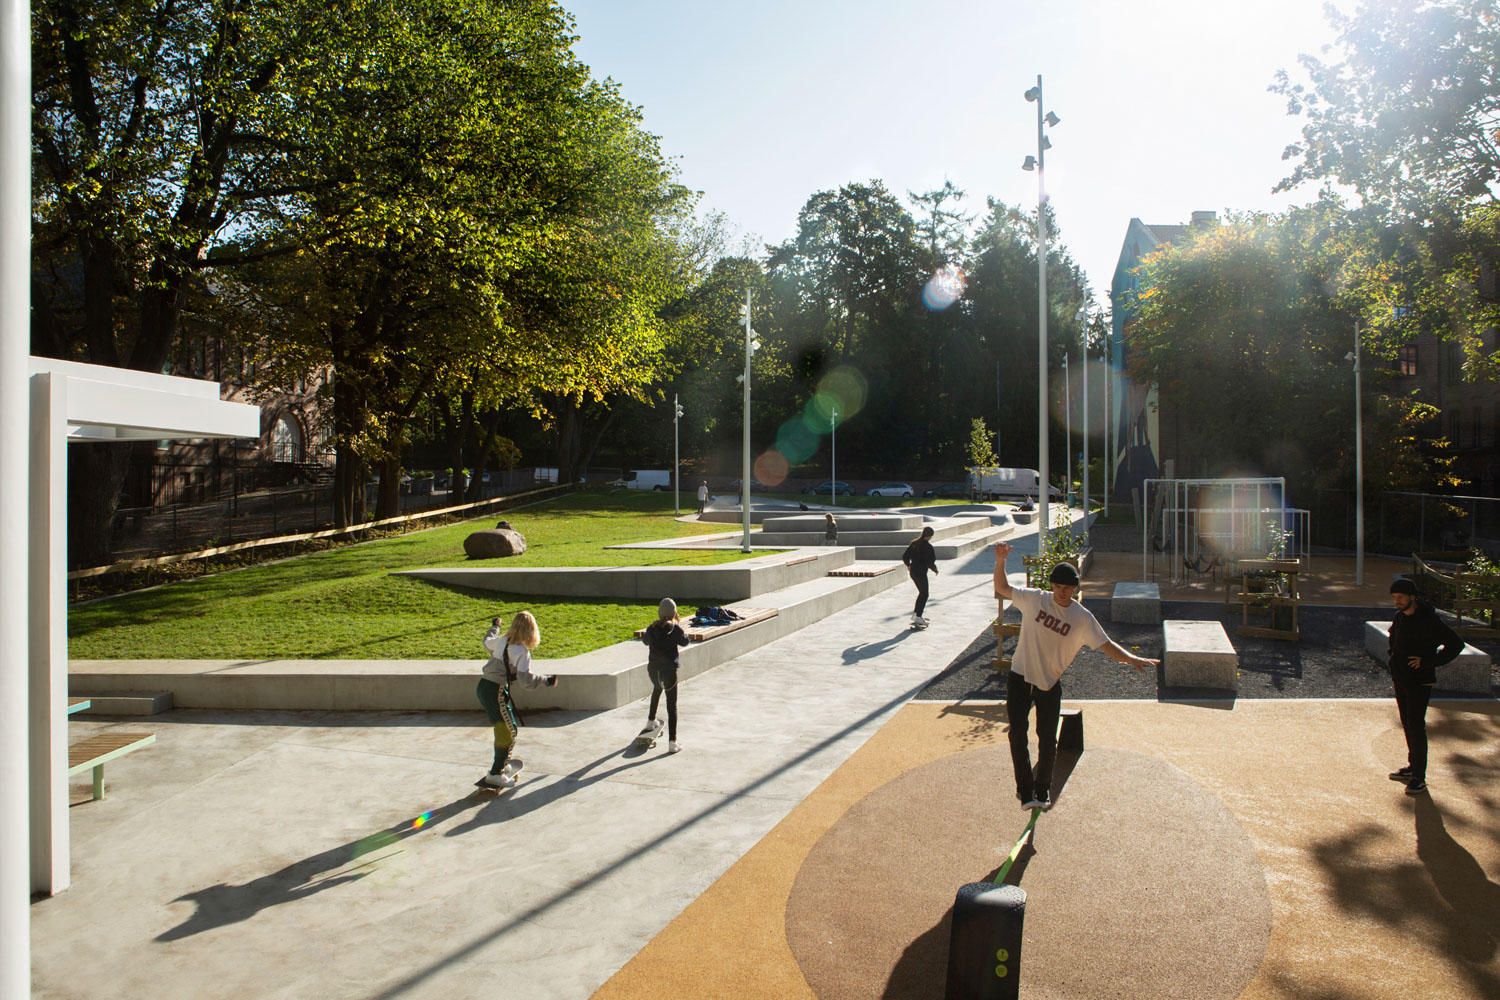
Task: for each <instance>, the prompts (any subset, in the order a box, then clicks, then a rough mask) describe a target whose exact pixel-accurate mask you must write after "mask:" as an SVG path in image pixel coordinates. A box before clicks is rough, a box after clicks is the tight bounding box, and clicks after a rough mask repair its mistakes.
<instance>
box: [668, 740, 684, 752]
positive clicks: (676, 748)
mask: <svg viewBox="0 0 1500 1000" xmlns="http://www.w3.org/2000/svg"><path fill="white" fill-rule="evenodd" d="M681 750H682V744H681V743H678V742H677V741H676V740H671V741H669V742H668V743H667V753H678V752H680V751H681Z"/></svg>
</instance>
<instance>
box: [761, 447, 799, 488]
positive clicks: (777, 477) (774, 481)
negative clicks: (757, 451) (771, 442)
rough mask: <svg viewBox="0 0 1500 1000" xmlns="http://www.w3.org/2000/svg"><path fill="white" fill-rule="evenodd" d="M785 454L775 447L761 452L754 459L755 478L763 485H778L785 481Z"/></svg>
mask: <svg viewBox="0 0 1500 1000" xmlns="http://www.w3.org/2000/svg"><path fill="white" fill-rule="evenodd" d="M789 468H790V466H789V465H788V464H787V460H786V456H785V455H783V454H782V453H781V452H779V451H777V450H776V449H775V448H771V449H770V450H768V451H765V452H762V453H761V456H760V457H759V458H757V459H756V460H755V473H754V475H755V478H756V479H758V480H760V482H761V484H762V485H764V486H780V485H781V484H782V483H784V482H786V474H787V470H788V469H789Z"/></svg>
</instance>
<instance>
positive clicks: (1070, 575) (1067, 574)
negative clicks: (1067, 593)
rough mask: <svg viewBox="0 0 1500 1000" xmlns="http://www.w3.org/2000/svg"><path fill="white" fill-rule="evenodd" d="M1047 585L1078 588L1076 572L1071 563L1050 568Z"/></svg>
mask: <svg viewBox="0 0 1500 1000" xmlns="http://www.w3.org/2000/svg"><path fill="white" fill-rule="evenodd" d="M1047 582H1048V583H1060V584H1062V585H1063V586H1065V587H1076V586H1078V570H1076V569H1074V568H1073V564H1072V563H1058V564H1057V565H1056V566H1053V567H1052V575H1051V576H1049V577H1047Z"/></svg>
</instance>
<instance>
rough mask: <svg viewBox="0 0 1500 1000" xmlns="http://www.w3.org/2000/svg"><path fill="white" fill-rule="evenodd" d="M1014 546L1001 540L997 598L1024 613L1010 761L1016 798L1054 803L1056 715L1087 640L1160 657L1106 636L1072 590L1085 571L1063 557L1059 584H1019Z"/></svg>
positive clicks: (1113, 653) (1012, 697)
mask: <svg viewBox="0 0 1500 1000" xmlns="http://www.w3.org/2000/svg"><path fill="white" fill-rule="evenodd" d="M1010 552H1011V547H1010V546H1009V545H1006V544H1005V543H1004V542H1000V543H998V544H997V545H996V546H995V596H996V597H1003V598H1004V599H1005V600H1007V601H1011V602H1012V603H1014V604H1015V606H1016V608H1017V610H1019V611H1020V612H1021V636H1020V638H1019V639H1017V640H1016V651H1015V654H1014V655H1013V656H1012V657H1011V660H1010V675H1009V676H1008V677H1007V678H1006V679H1005V714H1006V716H1007V717H1008V718H1009V719H1010V759H1011V763H1012V764H1014V765H1015V769H1016V798H1018V799H1020V800H1021V808H1023V809H1050V808H1052V800H1051V795H1052V791H1051V789H1052V765H1053V762H1054V761H1055V760H1056V758H1057V717H1058V714H1059V713H1060V712H1061V711H1062V675H1063V671H1065V670H1067V669H1068V666H1069V665H1070V664H1072V662H1073V657H1074V656H1075V655H1077V653H1078V650H1079V649H1081V648H1082V647H1084V646H1089V647H1091V648H1093V649H1097V650H1100V651H1102V652H1103V653H1104V654H1105V655H1106V656H1108V657H1109V658H1110V659H1112V660H1119V661H1120V662H1121V663H1128V664H1129V665H1130V666H1132V667H1135V669H1137V670H1139V671H1141V672H1142V673H1145V672H1146V668H1147V667H1154V666H1156V665H1157V664H1158V663H1160V662H1161V661H1160V660H1151V659H1147V658H1146V657H1144V656H1136V655H1135V654H1134V653H1131V652H1130V651H1129V650H1127V649H1125V648H1124V647H1123V646H1121V645H1120V644H1119V643H1117V642H1115V641H1114V640H1112V639H1111V638H1110V637H1109V636H1107V635H1105V634H1104V629H1103V628H1101V627H1100V625H1099V622H1098V620H1097V619H1096V618H1095V617H1094V616H1093V614H1092V613H1090V611H1089V610H1088V609H1087V608H1085V607H1084V606H1083V605H1082V604H1081V603H1079V602H1078V601H1075V600H1073V595H1074V594H1076V593H1077V592H1078V570H1076V569H1074V568H1073V567H1072V566H1071V565H1069V564H1068V563H1058V564H1057V565H1056V566H1055V567H1053V569H1052V575H1051V576H1050V577H1049V578H1048V582H1049V583H1050V584H1051V586H1052V589H1051V590H1050V591H1049V590H1034V589H1032V588H1030V587H1012V586H1011V585H1010V581H1009V580H1007V579H1006V577H1005V560H1006V558H1007V557H1008V556H1009V555H1010ZM1033 704H1035V705H1036V735H1037V744H1038V747H1037V758H1036V771H1035V772H1034V773H1033V772H1032V770H1031V752H1030V750H1029V749H1028V747H1027V745H1026V729H1027V723H1028V721H1029V718H1030V715H1031V706H1032V705H1033Z"/></svg>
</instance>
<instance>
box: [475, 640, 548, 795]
mask: <svg viewBox="0 0 1500 1000" xmlns="http://www.w3.org/2000/svg"><path fill="white" fill-rule="evenodd" d="M501 628H502V626H501V624H500V619H499V618H494V619H492V620H491V621H490V630H489V631H488V632H486V633H485V634H484V648H485V649H486V650H488V651H489V654H490V658H489V659H488V660H487V661H485V664H484V671H483V674H482V675H481V676H480V678H479V686H478V688H477V689H476V690H475V694H477V695H478V696H479V704H481V705H483V706H484V714H485V715H486V716H488V717H489V720H490V727H491V728H492V729H493V730H494V734H495V761H494V763H493V764H491V765H490V770H489V773H488V774H486V775H485V776H484V777H483V778H481V779H479V780H480V781H481V782H483V783H484V784H486V785H489V786H491V787H493V788H510V787H511V786H513V785H514V784H515V783H516V775H517V774H518V773H520V770H521V760H520V758H519V757H518V758H516V759H514V760H512V759H511V751H512V750H513V749H514V748H515V745H516V733H517V732H518V731H519V729H520V726H521V716H520V714H519V713H518V712H517V711H516V706H515V702H513V701H511V697H510V686H511V684H513V683H515V682H517V681H519V682H520V683H521V684H523V685H524V686H526V687H542V686H543V685H545V686H546V687H556V686H557V678H556V677H555V676H552V675H548V674H541V673H535V672H533V671H532V669H531V651H532V650H533V649H535V648H536V647H537V643H539V642H541V641H542V630H541V629H540V628H538V627H537V624H536V619H535V618H533V617H532V616H531V612H530V611H521V612H518V613H517V614H516V617H515V618H514V619H512V620H511V623H510V628H509V629H507V630H506V631H505V633H504V634H503V635H502V634H501V632H500V629H501Z"/></svg>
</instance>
